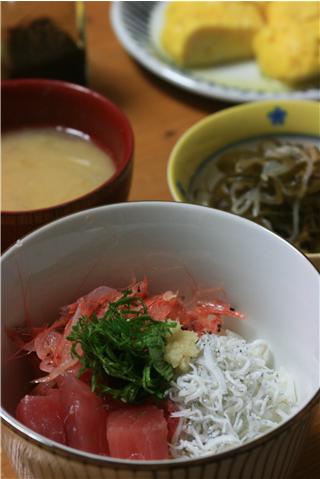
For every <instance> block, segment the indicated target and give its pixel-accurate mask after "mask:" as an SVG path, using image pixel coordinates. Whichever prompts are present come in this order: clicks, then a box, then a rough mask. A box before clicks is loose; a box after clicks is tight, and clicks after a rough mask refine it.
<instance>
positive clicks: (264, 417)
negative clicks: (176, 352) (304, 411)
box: [168, 331, 296, 457]
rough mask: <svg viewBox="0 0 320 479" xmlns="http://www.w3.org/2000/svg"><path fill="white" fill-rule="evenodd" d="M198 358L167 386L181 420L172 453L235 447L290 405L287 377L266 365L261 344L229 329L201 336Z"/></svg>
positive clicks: (292, 392)
mask: <svg viewBox="0 0 320 479" xmlns="http://www.w3.org/2000/svg"><path fill="white" fill-rule="evenodd" d="M198 347H199V348H200V349H201V354H200V355H199V357H198V358H197V359H196V360H195V361H194V362H193V363H192V364H191V370H190V371H189V372H188V373H185V374H182V375H180V376H179V377H178V378H177V380H176V381H175V382H173V383H172V384H171V387H170V389H169V391H168V395H169V397H170V399H171V400H172V401H174V402H175V404H176V405H177V406H178V407H179V411H177V412H175V413H173V414H172V416H174V417H179V418H181V423H180V425H179V428H178V431H177V433H176V434H175V437H174V438H173V442H172V444H171V452H172V455H173V457H180V456H188V457H199V456H202V455H206V454H215V453H218V452H222V451H225V450H227V449H230V448H233V447H236V446H239V445H241V444H243V443H245V442H247V441H250V440H252V439H254V438H256V437H257V436H259V435H261V434H263V433H265V432H266V431H268V430H270V429H272V428H274V427H275V426H277V425H278V424H279V423H280V422H282V421H283V420H285V419H286V418H287V417H288V415H290V414H291V413H292V410H293V407H294V405H295V404H296V394H295V389H294V383H293V380H292V379H291V378H290V377H289V375H288V374H287V373H286V372H285V370H284V369H282V368H280V369H279V370H278V371H275V370H274V369H271V368H270V367H268V365H267V363H268V359H269V348H268V345H267V343H265V342H264V341H261V340H256V341H253V342H251V343H249V342H246V341H245V340H244V339H243V338H242V337H241V336H238V335H236V334H234V333H232V332H230V331H227V332H226V335H225V336H218V335H214V334H204V335H203V336H202V337H201V338H200V340H199V341H198Z"/></svg>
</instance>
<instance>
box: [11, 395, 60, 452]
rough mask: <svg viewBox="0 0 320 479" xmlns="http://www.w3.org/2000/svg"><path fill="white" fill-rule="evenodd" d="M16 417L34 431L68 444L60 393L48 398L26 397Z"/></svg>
mask: <svg viewBox="0 0 320 479" xmlns="http://www.w3.org/2000/svg"><path fill="white" fill-rule="evenodd" d="M16 417H17V419H18V421H20V422H22V423H23V424H24V425H25V426H27V427H29V428H30V429H32V430H33V431H35V432H37V433H39V434H42V435H43V436H45V437H47V438H49V439H52V440H53V441H57V442H61V443H62V444H66V436H65V432H64V425H63V412H62V403H61V396H60V393H59V391H57V390H55V392H52V393H51V394H50V395H47V396H30V395H26V396H24V398H22V399H21V401H20V402H19V404H18V407H17V411H16Z"/></svg>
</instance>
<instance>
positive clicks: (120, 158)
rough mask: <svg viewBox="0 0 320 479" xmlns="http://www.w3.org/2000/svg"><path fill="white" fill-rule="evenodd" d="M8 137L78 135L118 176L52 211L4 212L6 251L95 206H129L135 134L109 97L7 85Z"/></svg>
mask: <svg viewBox="0 0 320 479" xmlns="http://www.w3.org/2000/svg"><path fill="white" fill-rule="evenodd" d="M1 92H2V105H1V114H2V133H5V132H7V131H12V130H19V129H23V128H28V129H29V128H39V127H62V128H67V129H74V130H78V131H80V132H82V133H84V134H85V135H87V136H89V137H90V139H91V140H92V141H93V142H94V143H96V144H97V145H98V146H99V147H100V148H101V149H102V150H104V151H105V152H106V153H107V154H108V155H109V156H111V157H112V159H113V161H114V163H115V167H116V169H115V172H114V174H113V175H112V177H111V178H109V179H108V180H106V181H103V179H102V182H101V184H100V185H99V186H98V187H97V188H95V189H94V190H92V191H90V192H88V193H86V194H84V195H82V196H80V197H76V198H75V199H72V200H71V201H67V202H65V203H62V204H58V205H55V206H52V207H48V208H39V209H34V210H27V211H2V212H1V226H2V249H5V248H7V247H8V246H9V245H10V244H12V243H13V242H15V241H16V240H17V239H19V238H21V237H22V236H24V235H25V234H26V233H28V232H30V231H33V230H34V229H36V228H38V227H39V226H41V225H44V224H46V223H48V222H50V221H53V220H55V219H57V218H60V217H62V216H64V215H67V214H70V213H75V212H77V211H81V210H83V209H86V208H91V207H94V206H99V205H104V204H109V203H115V202H121V201H125V200H126V199H127V197H128V194H129V189H130V184H131V177H132V166H133V133H132V128H131V126H130V124H129V121H128V119H127V118H126V117H125V115H124V114H123V113H122V112H121V111H120V110H119V108H118V107H117V106H115V105H114V104H113V103H111V102H110V101H109V100H108V99H107V98H105V97H104V96H102V95H100V94H98V93H96V92H94V91H92V90H90V89H88V88H84V87H80V86H78V85H74V84H72V83H65V82H60V81H53V80H33V79H26V80H8V81H4V82H2V86H1Z"/></svg>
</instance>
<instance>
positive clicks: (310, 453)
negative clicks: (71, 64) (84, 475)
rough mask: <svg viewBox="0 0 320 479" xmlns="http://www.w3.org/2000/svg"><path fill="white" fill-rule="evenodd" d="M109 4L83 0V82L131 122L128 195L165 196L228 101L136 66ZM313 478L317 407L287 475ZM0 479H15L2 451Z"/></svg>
mask: <svg viewBox="0 0 320 479" xmlns="http://www.w3.org/2000/svg"><path fill="white" fill-rule="evenodd" d="M109 8H110V2H86V31H87V51H88V67H89V85H90V87H91V88H93V89H95V90H97V91H99V92H100V93H102V94H104V95H106V96H107V97H108V98H109V99H110V100H111V101H113V102H115V103H116V104H117V105H118V106H119V107H120V108H121V109H122V110H123V111H124V112H125V113H126V115H127V116H128V118H129V120H130V122H131V124H132V126H133V130H134V136H135V164H134V175H133V183H132V188H131V193H130V197H129V200H131V201H135V200H170V199H171V197H170V193H169V189H168V186H167V180H166V168H167V160H168V156H169V154H170V151H171V150H172V148H173V146H174V144H175V143H176V141H177V140H178V138H179V137H180V136H181V135H182V134H183V133H184V132H185V131H186V130H187V129H188V128H189V127H190V126H191V125H193V124H194V123H195V122H197V121H198V120H200V119H201V118H203V117H205V116H206V115H208V114H210V113H213V112H215V111H218V110H221V109H223V108H226V107H228V106H230V104H227V103H223V102H220V101H214V100H209V99H205V98H201V97H197V96H195V95H193V94H190V93H187V92H184V91H182V90H179V89H178V88H176V87H174V86H171V85H169V84H168V83H166V82H164V81H162V80H160V79H158V78H157V77H156V76H154V75H152V74H150V73H148V72H147V71H145V70H144V69H143V68H141V67H140V66H139V65H138V64H137V63H135V62H134V61H133V60H132V59H131V58H130V57H129V56H128V55H127V53H126V52H125V51H124V50H123V49H122V47H121V45H120V44H119V42H118V40H117V39H116V37H115V35H114V33H113V31H112V28H111V25H110V20H109ZM318 477H320V409H319V408H318V410H317V411H316V412H315V415H314V419H313V421H312V426H311V429H310V433H309V436H308V439H307V441H306V444H305V446H304V449H303V451H302V453H301V456H300V457H299V458H297V463H296V466H295V468H294V471H293V473H292V475H291V477H290V479H316V478H318ZM1 478H2V479H17V476H16V475H15V473H14V471H13V469H12V467H11V465H10V462H9V460H8V458H7V457H6V455H5V454H2V468H1ZM256 479H259V478H256ZM274 479H277V478H274Z"/></svg>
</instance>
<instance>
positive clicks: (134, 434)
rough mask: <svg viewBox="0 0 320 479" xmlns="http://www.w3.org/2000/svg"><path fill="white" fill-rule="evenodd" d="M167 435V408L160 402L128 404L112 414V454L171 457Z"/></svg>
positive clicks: (142, 457) (109, 419) (110, 420)
mask: <svg viewBox="0 0 320 479" xmlns="http://www.w3.org/2000/svg"><path fill="white" fill-rule="evenodd" d="M167 437H168V427H167V422H166V420H165V418H164V414H163V410H161V409H159V408H157V407H156V406H153V405H144V406H128V407H126V408H122V409H118V410H116V411H112V412H110V414H109V418H108V422H107V439H108V445H109V451H110V456H112V457H119V458H121V459H147V460H148V459H149V460H151V459H168V458H169V451H168V442H167Z"/></svg>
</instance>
